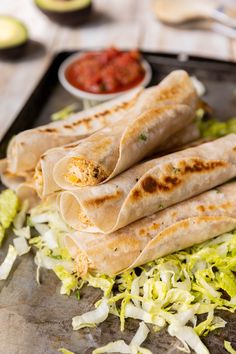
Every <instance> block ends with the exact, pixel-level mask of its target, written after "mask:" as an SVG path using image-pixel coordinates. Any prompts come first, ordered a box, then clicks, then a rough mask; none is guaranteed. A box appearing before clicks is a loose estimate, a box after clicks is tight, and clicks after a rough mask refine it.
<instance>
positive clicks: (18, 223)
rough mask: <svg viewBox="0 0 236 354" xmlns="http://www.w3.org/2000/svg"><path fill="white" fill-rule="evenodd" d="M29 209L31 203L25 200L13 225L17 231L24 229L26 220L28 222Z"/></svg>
mask: <svg viewBox="0 0 236 354" xmlns="http://www.w3.org/2000/svg"><path fill="white" fill-rule="evenodd" d="M28 209H29V201H28V200H25V201H24V202H23V203H22V204H21V206H20V211H19V213H18V214H17V215H16V217H15V219H14V221H13V225H14V228H15V229H16V230H18V229H21V228H23V226H24V223H25V220H26V214H27V211H28Z"/></svg>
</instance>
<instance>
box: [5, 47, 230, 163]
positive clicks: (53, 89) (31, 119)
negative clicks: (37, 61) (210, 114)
mask: <svg viewBox="0 0 236 354" xmlns="http://www.w3.org/2000/svg"><path fill="white" fill-rule="evenodd" d="M73 53H75V51H65V52H60V53H58V54H56V55H55V56H54V58H53V60H52V62H51V64H50V66H49V67H48V69H47V71H46V72H45V74H44V75H43V77H42V79H41V80H40V82H39V83H38V84H37V86H36V87H35V89H34V91H33V92H32V94H31V95H30V97H29V99H28V101H27V102H26V103H25V105H24V107H23V108H22V110H21V111H20V113H19V114H18V116H17V117H16V119H15V121H14V123H13V124H12V125H11V127H10V129H9V130H8V131H7V133H6V134H5V136H4V138H3V139H2V141H1V143H0V157H3V156H4V154H5V148H6V145H7V142H8V141H9V139H10V138H11V137H12V136H13V135H15V134H17V133H19V132H20V131H22V130H25V129H29V128H33V127H36V126H39V125H42V124H46V123H49V121H50V115H51V114H52V113H53V112H56V111H58V110H60V109H61V108H63V107H64V106H66V105H68V104H71V103H74V102H75V101H77V102H78V106H79V107H81V109H82V107H83V104H82V101H78V100H76V99H75V98H74V97H73V96H71V95H70V94H69V93H67V92H66V91H65V90H64V88H63V87H62V86H61V85H60V83H59V81H58V75H57V74H58V69H59V67H60V65H61V63H62V62H63V61H64V60H65V59H66V58H67V57H68V56H69V55H71V54H73ZM142 55H143V56H144V58H145V59H146V60H147V61H148V62H149V63H150V65H151V67H152V73H153V76H152V80H151V82H150V86H151V85H154V84H156V83H158V82H159V81H160V80H161V79H162V78H163V77H164V76H166V75H167V74H168V73H169V72H171V71H172V70H174V69H185V70H187V71H188V72H189V73H190V75H194V76H196V77H197V78H198V79H199V80H200V81H202V82H203V83H204V85H205V86H206V95H205V96H204V99H205V100H206V101H207V102H208V103H209V104H210V105H211V106H212V107H213V108H214V111H215V114H216V116H217V118H218V119H220V120H226V119H228V118H230V117H232V116H236V63H233V62H227V61H221V60H215V59H208V58H203V57H197V56H191V55H186V54H168V53H157V52H142Z"/></svg>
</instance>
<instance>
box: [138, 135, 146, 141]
mask: <svg viewBox="0 0 236 354" xmlns="http://www.w3.org/2000/svg"><path fill="white" fill-rule="evenodd" d="M139 139H140V140H143V141H146V140H147V136H146V135H145V134H140V135H139Z"/></svg>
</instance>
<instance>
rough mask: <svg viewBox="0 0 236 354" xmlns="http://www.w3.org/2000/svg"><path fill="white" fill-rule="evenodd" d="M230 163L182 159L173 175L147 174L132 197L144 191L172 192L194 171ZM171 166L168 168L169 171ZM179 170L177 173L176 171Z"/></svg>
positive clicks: (202, 171)
mask: <svg viewBox="0 0 236 354" xmlns="http://www.w3.org/2000/svg"><path fill="white" fill-rule="evenodd" d="M227 165H228V163H227V162H226V161H221V160H215V161H203V160H201V159H199V158H193V159H191V160H190V161H180V163H179V166H177V168H176V167H174V166H172V167H173V169H172V170H173V172H172V173H173V175H170V174H169V175H164V174H162V175H161V176H160V178H158V179H156V178H154V177H152V176H146V177H145V178H144V179H143V180H142V182H141V185H140V186H138V187H137V188H136V189H134V190H133V191H132V194H131V198H133V199H139V198H141V197H142V196H143V192H144V193H148V194H154V193H158V191H159V192H166V193H167V192H172V191H173V190H174V189H175V188H176V187H178V186H179V185H180V184H182V183H183V182H184V180H185V178H186V177H187V176H188V175H190V174H193V173H198V174H200V173H205V172H208V171H211V170H212V171H213V170H215V169H217V168H220V167H226V166H227ZM168 167H169V166H167V169H166V170H168V171H169V168H168ZM175 170H177V173H176V172H174V171H175Z"/></svg>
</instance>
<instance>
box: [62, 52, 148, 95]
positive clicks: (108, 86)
mask: <svg viewBox="0 0 236 354" xmlns="http://www.w3.org/2000/svg"><path fill="white" fill-rule="evenodd" d="M65 74H66V78H67V80H68V81H69V82H70V84H71V85H73V86H74V87H76V88H78V89H80V90H83V91H86V92H91V93H103V94H104V93H116V92H120V91H125V90H128V89H130V88H133V87H135V86H137V85H138V84H139V83H140V82H141V81H142V80H143V78H144V75H145V72H144V69H143V66H142V64H141V56H140V54H139V52H138V51H136V50H133V51H130V52H123V51H120V50H118V49H116V48H109V49H106V50H102V51H99V52H88V53H86V54H84V55H82V56H81V57H80V58H79V59H77V60H75V61H74V62H73V63H71V64H70V65H69V67H68V68H67V70H66V73H65Z"/></svg>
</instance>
